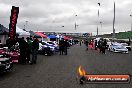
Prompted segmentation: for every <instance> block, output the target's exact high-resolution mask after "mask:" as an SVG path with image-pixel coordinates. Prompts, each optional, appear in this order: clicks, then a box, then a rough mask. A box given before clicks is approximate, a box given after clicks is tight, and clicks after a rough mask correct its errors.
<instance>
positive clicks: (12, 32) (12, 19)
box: [8, 6, 19, 39]
mask: <svg viewBox="0 0 132 88" xmlns="http://www.w3.org/2000/svg"><path fill="white" fill-rule="evenodd" d="M18 13H19V7H15V6H12V9H11V16H10V24H9V35H8V36H9V37H10V38H11V39H14V38H15V36H16V23H17V18H18Z"/></svg>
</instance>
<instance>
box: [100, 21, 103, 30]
mask: <svg viewBox="0 0 132 88" xmlns="http://www.w3.org/2000/svg"><path fill="white" fill-rule="evenodd" d="M102 23H103V22H100V25H101V30H102Z"/></svg>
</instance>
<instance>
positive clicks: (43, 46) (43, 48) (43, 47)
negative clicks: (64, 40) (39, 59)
mask: <svg viewBox="0 0 132 88" xmlns="http://www.w3.org/2000/svg"><path fill="white" fill-rule="evenodd" d="M38 51H39V53H40V54H44V55H52V54H54V53H55V47H54V46H52V45H49V44H48V43H45V42H39V50H38Z"/></svg>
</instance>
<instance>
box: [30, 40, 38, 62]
mask: <svg viewBox="0 0 132 88" xmlns="http://www.w3.org/2000/svg"><path fill="white" fill-rule="evenodd" d="M38 49H39V42H38V39H37V38H34V41H33V42H32V60H31V61H30V62H31V64H36V61H37V53H38Z"/></svg>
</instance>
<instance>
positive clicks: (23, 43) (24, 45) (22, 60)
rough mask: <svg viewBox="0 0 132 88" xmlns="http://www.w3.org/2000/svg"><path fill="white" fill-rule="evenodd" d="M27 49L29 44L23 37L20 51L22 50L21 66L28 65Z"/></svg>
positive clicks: (20, 42) (20, 41)
mask: <svg viewBox="0 0 132 88" xmlns="http://www.w3.org/2000/svg"><path fill="white" fill-rule="evenodd" d="M26 48H27V43H26V41H25V40H24V37H22V38H21V39H20V40H19V49H20V63H21V64H26Z"/></svg>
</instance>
